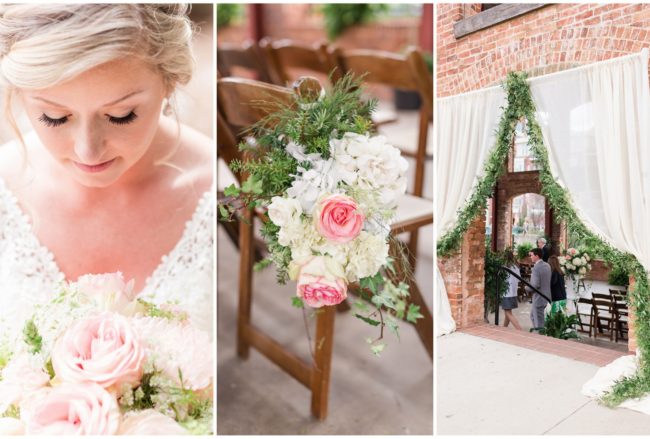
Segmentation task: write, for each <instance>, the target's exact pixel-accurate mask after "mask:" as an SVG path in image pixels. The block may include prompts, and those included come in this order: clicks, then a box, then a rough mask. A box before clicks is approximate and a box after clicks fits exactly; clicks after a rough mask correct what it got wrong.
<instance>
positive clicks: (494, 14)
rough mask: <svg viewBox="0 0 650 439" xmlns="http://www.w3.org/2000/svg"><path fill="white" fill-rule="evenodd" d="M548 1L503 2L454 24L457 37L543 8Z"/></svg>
mask: <svg viewBox="0 0 650 439" xmlns="http://www.w3.org/2000/svg"><path fill="white" fill-rule="evenodd" d="M547 5H548V3H529V4H518V3H514V4H513V3H502V4H500V5H499V6H495V7H493V8H490V9H488V10H487V11H483V12H479V13H478V14H476V15H472V16H471V17H469V18H465V19H463V20H460V21H459V22H457V23H456V24H454V36H455V37H456V39H458V38H461V37H464V36H465V35H469V34H471V33H474V32H477V31H480V30H482V29H486V28H488V27H491V26H494V25H496V24H499V23H503V22H504V21H508V20H512V19H513V18H515V17H519V16H520V15H524V14H527V13H529V12H531V11H534V10H537V9H540V8H543V7H544V6H547Z"/></svg>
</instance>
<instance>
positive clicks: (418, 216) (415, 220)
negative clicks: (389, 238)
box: [391, 194, 433, 233]
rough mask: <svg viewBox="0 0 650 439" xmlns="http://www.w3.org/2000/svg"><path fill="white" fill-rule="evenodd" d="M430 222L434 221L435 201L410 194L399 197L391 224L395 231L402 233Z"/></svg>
mask: <svg viewBox="0 0 650 439" xmlns="http://www.w3.org/2000/svg"><path fill="white" fill-rule="evenodd" d="M430 223H433V201H431V200H428V199H426V198H421V197H416V196H413V195H409V194H404V195H402V196H401V197H400V198H399V200H398V202H397V213H396V214H395V221H394V222H393V224H392V226H391V228H392V230H393V231H397V232H400V233H401V232H402V231H408V230H411V229H413V228H418V227H421V226H422V225H425V224H430Z"/></svg>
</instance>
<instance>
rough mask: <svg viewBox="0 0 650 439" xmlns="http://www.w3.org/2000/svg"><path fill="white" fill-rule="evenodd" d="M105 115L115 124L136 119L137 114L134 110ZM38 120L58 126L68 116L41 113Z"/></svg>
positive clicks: (123, 123)
mask: <svg viewBox="0 0 650 439" xmlns="http://www.w3.org/2000/svg"><path fill="white" fill-rule="evenodd" d="M106 117H108V121H109V122H110V123H112V124H115V125H126V124H129V123H131V122H133V121H134V120H136V119H137V117H138V115H137V114H135V112H133V111H131V112H129V114H127V115H126V116H120V117H117V116H111V115H110V114H107V115H106ZM38 120H39V121H40V122H42V123H44V124H45V125H46V126H48V127H51V128H56V127H58V126H61V125H63V124H64V123H66V122H67V121H68V116H63V117H59V118H53V117H49V116H48V115H47V114H45V113H43V114H41V116H40V117H39V118H38Z"/></svg>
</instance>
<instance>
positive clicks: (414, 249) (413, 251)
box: [406, 229, 419, 274]
mask: <svg viewBox="0 0 650 439" xmlns="http://www.w3.org/2000/svg"><path fill="white" fill-rule="evenodd" d="M418 234H419V230H417V229H416V230H413V231H412V232H411V233H409V235H410V236H409V242H408V244H406V248H407V249H408V261H409V264H410V265H411V271H412V272H413V274H415V266H416V257H415V256H416V255H417V254H418Z"/></svg>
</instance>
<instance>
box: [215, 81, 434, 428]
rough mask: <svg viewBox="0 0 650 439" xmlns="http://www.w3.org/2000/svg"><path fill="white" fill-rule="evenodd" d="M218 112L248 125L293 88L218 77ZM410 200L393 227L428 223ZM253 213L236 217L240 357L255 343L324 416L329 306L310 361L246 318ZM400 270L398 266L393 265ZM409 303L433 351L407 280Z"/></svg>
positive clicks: (428, 213) (429, 328)
mask: <svg viewBox="0 0 650 439" xmlns="http://www.w3.org/2000/svg"><path fill="white" fill-rule="evenodd" d="M217 96H218V106H219V112H220V113H221V116H222V118H223V121H224V122H225V123H227V124H228V125H230V126H236V127H242V128H244V127H248V126H250V125H252V124H254V123H255V122H257V121H259V120H260V119H262V118H263V117H265V116H266V115H267V114H269V113H270V111H272V109H271V108H268V107H266V108H262V107H260V106H256V105H251V104H254V103H255V102H260V101H266V102H274V101H275V102H283V103H285V104H290V103H291V102H292V99H293V98H292V92H291V91H290V90H289V89H287V88H284V87H280V86H276V85H271V84H264V83H262V82H259V81H253V80H247V79H241V78H223V79H219V80H218V81H217ZM405 199H406V200H407V201H408V200H410V199H412V202H411V204H402V205H401V207H398V210H397V215H396V217H397V219H396V221H395V223H394V224H393V225H392V229H393V232H394V233H401V232H403V231H405V232H407V231H410V230H411V229H413V228H418V227H421V226H422V225H423V224H430V223H431V222H432V221H433V211H432V206H430V203H428V204H427V203H422V202H421V201H420V200H419V199H417V198H416V197H411V196H406V197H405ZM254 219H255V215H254V213H252V212H250V211H248V210H246V212H245V213H244V214H243V218H242V221H241V222H240V238H239V242H240V245H239V247H240V267H239V309H238V318H237V352H238V354H239V356H240V357H242V358H246V357H247V356H248V353H249V350H250V347H253V348H255V349H257V350H258V351H259V352H261V353H262V354H263V355H265V356H266V357H267V358H269V359H270V360H271V361H272V362H274V363H275V364H277V365H278V366H280V367H281V368H282V369H284V370H285V371H286V372H287V373H289V374H290V375H291V376H293V377H294V378H296V379H297V380H298V381H299V382H301V383H302V384H304V385H305V386H306V387H308V388H309V389H310V390H311V392H312V398H311V411H312V414H313V415H314V416H315V417H316V418H318V419H321V420H322V419H325V417H326V416H327V402H328V391H329V376H330V365H331V357H332V346H333V336H334V315H335V314H334V312H335V311H334V308H333V307H325V308H324V309H323V310H322V311H321V312H320V313H318V314H317V317H316V336H315V340H314V344H315V355H314V357H315V358H314V362H313V364H308V363H306V362H304V361H303V360H301V359H300V358H298V357H297V356H296V355H294V354H293V353H291V352H289V351H287V350H286V349H285V348H284V347H283V346H281V345H280V344H279V343H278V342H276V341H275V340H273V339H272V338H271V337H269V336H267V335H266V334H264V333H263V332H262V331H260V330H259V329H257V328H256V327H255V326H254V325H253V324H252V323H251V303H252V290H253V279H252V276H253V246H252V242H253V226H254ZM397 269H398V270H400V267H397ZM408 283H409V287H410V288H411V295H412V303H415V304H417V305H420V307H421V313H422V314H423V315H424V316H425V317H424V318H423V319H419V320H418V324H416V325H415V326H416V331H417V333H418V335H419V336H420V338H421V339H422V340H423V341H424V340H427V341H426V342H425V346H426V348H427V351H428V353H429V356H430V357H431V358H432V357H433V319H432V316H431V313H430V312H429V311H428V309H427V307H426V304H425V303H424V301H423V300H422V296H421V294H420V293H419V290H418V288H417V285H415V283H414V282H413V281H412V280H409V282H408Z"/></svg>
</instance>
